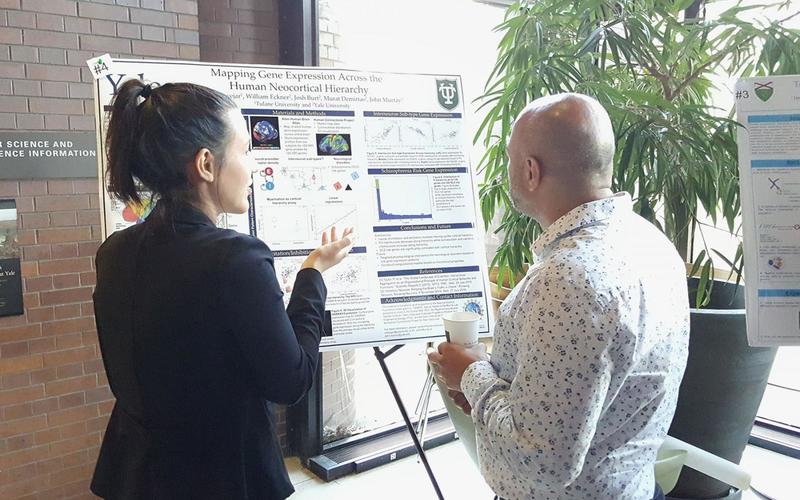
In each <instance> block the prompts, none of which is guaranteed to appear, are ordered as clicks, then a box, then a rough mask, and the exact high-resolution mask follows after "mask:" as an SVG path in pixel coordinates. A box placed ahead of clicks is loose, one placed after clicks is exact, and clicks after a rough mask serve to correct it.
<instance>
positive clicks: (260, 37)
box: [198, 0, 280, 64]
mask: <svg viewBox="0 0 800 500" xmlns="http://www.w3.org/2000/svg"><path fill="white" fill-rule="evenodd" d="M198 4H199V5H198V6H199V17H200V56H201V60H203V61H218V62H232V63H252V64H278V60H279V54H280V52H279V50H278V14H277V13H278V0H217V1H213V0H199V2H198Z"/></svg>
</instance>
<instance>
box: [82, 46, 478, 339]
mask: <svg viewBox="0 0 800 500" xmlns="http://www.w3.org/2000/svg"><path fill="white" fill-rule="evenodd" d="M132 77H136V78H141V79H143V80H144V81H146V82H154V83H157V84H159V85H164V84H167V83H169V82H178V81H187V82H191V83H196V84H200V85H205V86H207V87H210V88H213V89H216V90H219V91H221V92H224V93H226V94H227V95H229V96H230V97H231V98H232V99H233V100H234V101H235V102H236V103H237V105H238V106H239V107H240V109H241V112H242V118H243V120H244V123H245V125H246V126H247V128H248V133H249V135H250V140H251V144H250V145H251V149H252V153H251V154H252V156H253V157H254V159H255V162H256V163H257V166H258V169H257V171H256V172H255V173H254V174H253V184H252V195H251V197H250V210H249V213H247V214H225V215H223V216H222V217H221V218H220V220H219V221H218V225H219V226H220V227H222V228H227V229H231V230H236V231H239V232H242V233H247V234H250V235H252V236H254V237H257V238H260V239H261V240H263V241H264V242H266V243H267V245H268V246H269V247H270V249H271V250H272V252H273V255H274V265H275V271H276V275H277V277H278V281H279V282H280V285H281V288H282V289H283V292H284V299H285V300H286V301H287V303H288V300H289V299H290V297H291V293H292V287H293V283H294V278H295V276H296V274H297V271H298V269H299V267H300V265H301V263H302V262H303V260H304V259H305V257H306V256H307V255H308V254H309V253H310V252H311V251H312V250H313V249H314V248H315V247H316V246H317V245H318V244H319V242H320V238H321V236H322V234H323V233H324V232H327V231H330V230H331V229H332V228H334V227H335V228H337V229H339V230H342V229H343V228H345V227H354V228H355V229H356V233H357V235H358V236H357V241H356V244H355V246H354V248H353V250H352V252H351V254H350V255H349V256H348V258H347V259H345V260H344V261H343V262H342V263H341V264H340V265H338V266H336V267H334V268H332V269H330V270H329V271H327V272H326V273H325V274H324V278H325V283H326V285H327V287H328V291H329V293H328V301H327V309H328V310H329V312H330V315H329V317H330V328H329V329H328V330H327V331H326V336H325V337H324V338H323V340H322V348H323V349H336V348H345V347H354V346H367V345H380V344H389V343H391V344H403V343H407V342H411V341H422V340H432V339H436V338H442V337H443V334H444V332H443V328H442V322H441V317H442V315H443V314H445V313H448V312H453V311H464V310H468V311H472V312H478V313H479V314H481V316H482V319H481V326H480V329H481V333H482V335H484V336H487V335H490V333H491V332H490V326H491V324H492V319H491V318H490V315H491V314H492V311H491V307H490V298H489V296H488V291H489V290H488V287H487V284H488V281H487V279H486V259H485V255H484V249H483V243H482V224H481V223H480V221H479V215H478V211H477V208H476V207H477V203H476V199H477V198H476V192H475V184H474V181H473V169H472V167H471V166H470V162H469V157H468V153H467V151H469V139H470V138H469V134H468V132H467V130H466V126H465V124H464V103H463V100H462V99H461V93H462V91H461V82H460V78H459V77H458V76H450V75H420V74H401V73H375V72H362V71H353V70H341V69H330V68H327V69H323V68H304V67H281V66H248V65H228V64H212V63H198V62H189V61H147V60H112V61H111V64H110V65H109V70H108V72H107V73H106V74H104V75H102V77H100V78H98V79H97V84H96V92H97V97H98V99H97V109H96V114H97V122H98V130H99V132H98V145H99V146H98V147H99V149H100V150H99V154H98V158H99V159H100V160H99V162H100V169H101V173H104V164H103V161H104V158H105V154H104V151H103V150H102V147H103V141H102V138H103V134H104V132H105V126H106V114H107V113H106V112H107V110H108V107H109V106H110V104H111V102H112V99H113V97H114V95H115V92H116V90H117V89H118V88H119V86H120V85H121V83H122V82H124V81H125V80H126V79H128V78H132ZM103 199H104V200H103V201H104V209H103V215H104V223H103V226H104V230H105V234H106V235H108V234H110V233H112V232H114V231H117V230H120V229H123V228H125V227H128V226H130V225H132V224H137V223H141V222H142V221H144V220H145V219H146V218H147V216H148V214H149V213H150V211H151V210H152V208H153V204H154V203H155V202H156V201H155V200H150V199H149V197H147V196H145V197H144V198H143V199H145V200H147V201H145V202H143V203H142V204H141V205H136V206H134V205H131V204H124V203H121V202H119V201H117V200H114V199H112V198H110V197H109V195H108V194H107V193H105V192H104V193H103Z"/></svg>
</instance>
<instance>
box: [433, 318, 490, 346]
mask: <svg viewBox="0 0 800 500" xmlns="http://www.w3.org/2000/svg"><path fill="white" fill-rule="evenodd" d="M480 319H481V315H480V314H478V313H474V312H466V311H459V312H451V313H447V314H445V315H444V316H442V321H443V322H444V334H445V336H446V337H447V341H448V342H452V343H453V344H460V345H462V346H464V347H467V348H469V347H474V346H475V345H477V344H478V322H479V321H480Z"/></svg>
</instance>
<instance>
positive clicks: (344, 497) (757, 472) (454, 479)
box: [286, 442, 800, 500]
mask: <svg viewBox="0 0 800 500" xmlns="http://www.w3.org/2000/svg"><path fill="white" fill-rule="evenodd" d="M428 460H429V462H430V464H431V468H432V469H433V472H434V474H435V475H436V478H437V480H438V482H439V486H440V487H441V489H442V494H443V495H444V497H445V498H446V499H448V500H450V499H458V500H473V499H474V500H491V499H492V498H493V496H494V495H493V494H492V492H491V490H490V489H489V487H488V486H486V483H484V482H483V479H482V478H481V476H480V473H479V472H478V470H477V468H476V467H475V466H474V465H473V464H472V462H471V461H470V459H469V457H468V456H467V454H466V452H465V451H464V450H463V449H462V447H461V444H460V443H458V442H454V443H449V444H446V445H444V446H440V447H438V448H435V449H433V450H430V451H429V452H428ZM742 465H743V466H744V467H745V468H746V469H747V470H748V471H750V473H751V474H752V475H753V486H755V487H756V488H758V489H759V491H761V492H763V493H765V494H767V495H769V496H770V497H771V498H774V499H776V500H797V499H798V498H800V496H798V494H797V491H798V477H800V460H795V459H792V458H788V457H785V456H783V455H778V454H776V453H772V452H770V451H767V450H763V449H761V448H755V447H753V446H748V447H747V450H745V453H744V457H743V458H742ZM286 466H287V467H288V469H289V476H290V477H291V479H292V483H293V484H294V485H295V489H296V493H295V494H294V495H292V496H291V500H320V499H324V500H360V499H373V498H375V499H380V500H394V499H406V498H408V499H414V500H426V499H435V498H436V495H435V493H434V491H433V487H432V486H431V484H430V482H429V481H428V476H427V475H426V474H425V469H424V467H423V466H422V464H421V463H420V462H419V460H418V459H417V457H416V456H412V457H408V458H404V459H402V460H398V461H397V462H394V463H391V464H389V465H385V466H383V467H379V468H377V469H373V470H370V471H367V472H364V473H361V474H354V475H351V476H347V477H344V478H342V479H337V480H336V481H332V482H330V483H325V482H323V481H321V480H319V479H318V478H317V477H316V476H314V475H313V474H311V473H310V472H308V471H307V470H306V469H304V468H303V467H301V466H300V462H299V461H298V460H297V459H296V458H290V459H287V461H286ZM792 490H793V491H792ZM760 498H761V497H759V496H757V495H756V494H754V493H752V492H749V491H748V492H745V494H744V495H743V500H758V499H760Z"/></svg>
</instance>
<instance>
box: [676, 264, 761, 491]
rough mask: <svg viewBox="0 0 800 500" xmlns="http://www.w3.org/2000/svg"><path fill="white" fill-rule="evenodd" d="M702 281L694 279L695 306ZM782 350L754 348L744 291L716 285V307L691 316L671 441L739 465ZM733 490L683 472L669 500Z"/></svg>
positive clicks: (691, 285)
mask: <svg viewBox="0 0 800 500" xmlns="http://www.w3.org/2000/svg"><path fill="white" fill-rule="evenodd" d="M697 283H698V280H697V279H696V278H690V279H689V289H690V292H689V294H690V300H691V302H690V303H692V304H693V303H694V293H693V291H692V290H693V289H694V290H696V288H697ZM776 352H777V348H773V347H750V346H748V345H747V330H746V322H745V310H744V287H743V286H741V285H739V286H737V285H735V284H733V283H727V282H724V281H715V283H714V289H713V292H712V294H711V303H710V304H709V305H708V306H707V308H704V309H692V310H691V327H690V335H689V358H688V361H687V364H686V372H685V374H684V377H683V381H682V383H681V387H680V393H679V395H678V403H677V408H676V410H675V417H674V418H673V420H672V425H671V427H670V429H669V435H670V436H673V437H675V438H678V439H680V440H682V441H686V442H687V443H690V444H693V445H695V446H697V447H698V448H702V449H703V450H706V451H708V452H710V453H713V454H714V455H717V456H719V457H722V458H724V459H726V460H729V461H731V462H734V463H737V464H738V463H739V461H740V460H741V458H742V453H743V452H744V448H745V446H746V445H747V441H748V439H749V437H750V430H751V428H752V426H753V421H754V420H755V417H756V412H757V411H758V407H759V405H760V404H761V398H762V396H763V395H764V390H765V388H766V386H767V380H768V378H769V373H770V370H771V369H772V362H773V361H774V359H775V353H776ZM728 495H730V486H729V485H727V484H725V483H722V482H720V481H717V480H716V479H712V478H710V477H709V476H706V475H705V474H701V473H699V472H697V471H695V470H693V469H690V468H688V467H684V468H683V471H682V472H681V475H680V478H679V479H678V483H677V485H676V486H675V489H673V490H672V491H671V492H670V498H681V499H711V498H732V497H729V496H728Z"/></svg>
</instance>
